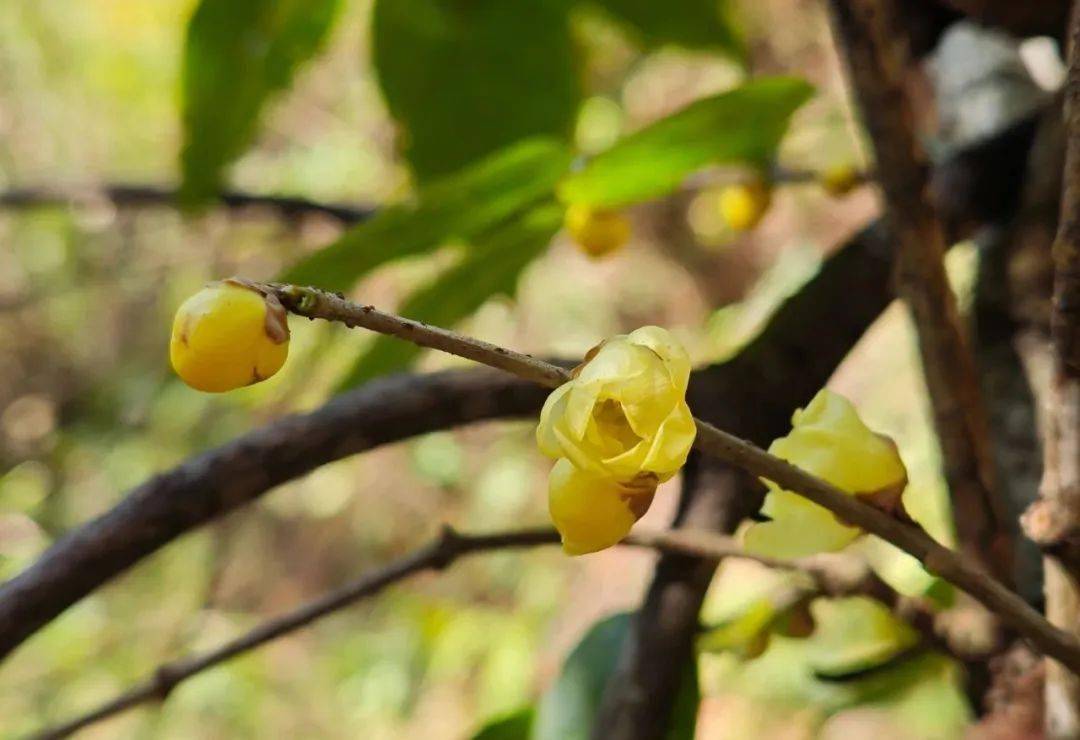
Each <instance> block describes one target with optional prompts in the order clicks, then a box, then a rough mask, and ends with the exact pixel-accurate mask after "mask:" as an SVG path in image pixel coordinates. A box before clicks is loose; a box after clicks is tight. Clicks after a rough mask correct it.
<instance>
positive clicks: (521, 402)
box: [0, 370, 546, 657]
mask: <svg viewBox="0 0 1080 740" xmlns="http://www.w3.org/2000/svg"><path fill="white" fill-rule="evenodd" d="M545 395H546V394H545V392H544V391H543V389H541V388H538V387H536V386H534V385H532V384H530V383H527V382H525V381H523V380H519V379H517V378H514V377H512V376H509V375H506V374H503V373H496V372H493V371H490V370H472V371H452V372H444V373H436V374H432V375H426V376H398V377H391V378H386V379H383V380H378V381H375V382H373V383H370V384H368V385H365V386H364V387H363V388H360V389H358V390H356V391H353V392H351V393H348V394H345V395H342V396H340V397H338V398H336V399H334V400H332V401H331V402H329V403H328V404H326V405H325V406H324V407H322V408H320V409H319V410H317V411H315V412H313V413H309V414H303V415H298V416H290V417H287V418H284V419H281V420H279V421H277V422H274V423H273V424H270V425H268V426H266V427H263V428H261V429H258V430H255V431H253V432H250V433H248V434H246V435H244V436H242V437H239V438H238V439H236V440H234V441H232V442H230V443H229V444H226V445H224V446H222V447H219V448H217V449H215V450H211V451H209V452H207V453H205V454H203V455H200V456H198V457H195V458H192V459H190V460H188V461H186V462H184V463H183V464H181V465H179V466H177V467H176V468H173V469H172V470H171V471H169V472H167V473H164V474H162V475H159V476H157V477H155V478H152V479H150V480H148V481H146V482H145V483H143V484H142V485H140V486H139V487H138V488H136V489H134V490H133V491H131V492H130V493H129V494H128V495H127V497H126V498H125V499H124V500H123V501H121V502H120V503H119V504H118V505H117V506H116V507H114V508H113V509H112V510H110V511H108V512H106V513H105V514H103V515H102V516H100V517H98V518H97V519H94V520H92V521H90V522H87V523H86V524H84V525H82V526H80V527H79V528H78V529H76V530H75V531H73V532H71V533H70V534H68V535H67V536H65V537H64V538H63V539H61V540H59V541H58V542H56V543H55V544H54V545H53V546H52V547H50V548H49V549H48V550H47V551H46V552H45V554H44V555H42V557H41V558H40V559H39V560H38V561H37V562H36V563H34V565H32V566H30V567H29V568H28V569H27V570H25V571H23V572H22V573H20V574H19V575H17V576H15V577H14V578H12V579H11V580H9V581H7V582H6V583H4V584H3V585H0V657H2V656H4V655H7V654H8V653H10V652H11V651H12V650H13V649H14V648H15V647H16V646H17V645H19V644H20V643H21V642H22V641H23V640H24V639H26V637H28V636H29V635H31V634H33V633H34V632H35V631H36V630H38V629H39V628H40V627H42V626H43V625H44V624H46V623H48V622H49V621H50V620H51V619H52V618H53V617H55V616H57V615H58V614H59V613H60V612H62V611H63V610H64V609H66V608H67V607H69V606H71V605H72V604H74V603H75V602H76V601H78V600H79V599H81V598H82V597H83V596H85V595H87V594H89V593H90V592H91V591H93V590H94V589H95V588H97V587H98V586H100V585H101V584H103V583H105V582H106V581H108V580H109V579H110V578H112V577H113V576H115V575H116V574H118V573H121V572H122V571H124V570H125V569H126V568H128V567H129V566H131V565H132V564H133V563H135V562H138V561H139V560H140V559H142V558H144V557H146V556H147V555H149V554H150V553H152V552H154V551H155V550H157V549H158V548H159V547H161V546H162V545H164V544H166V543H168V542H170V541H171V540H173V539H175V538H176V537H178V536H180V535H181V534H183V533H184V532H187V531H190V530H191V529H194V528H195V527H197V526H199V525H201V524H203V523H204V522H206V521H208V520H210V519H212V518H215V517H218V516H221V515H223V514H224V513H226V512H229V511H231V510H233V509H235V508H237V507H238V506H241V505H243V504H246V503H248V502H250V501H252V500H253V499H255V498H257V497H258V496H260V495H262V494H263V493H265V492H266V491H268V490H270V489H271V488H273V487H274V486H277V485H280V484H281V483H284V482H286V481H289V480H293V479H295V478H299V477H300V476H302V475H304V474H306V473H308V472H310V471H312V470H314V469H315V468H317V467H319V466H321V465H324V464H326V463H328V462H331V461H333V460H339V459H341V458H343V457H347V456H349V455H353V454H355V453H358V452H363V451H365V450H370V449H372V448H374V447H378V446H380V445H383V444H387V443H390V442H396V441H398V440H401V439H405V438H408V437H413V436H416V435H418V434H424V433H426V432H430V431H435V430H439V429H446V428H449V427H453V426H457V425H460V424H467V423H469V422H474V421H480V420H484V419H494V418H512V417H517V416H528V415H531V414H535V413H536V411H537V410H538V409H539V408H540V406H541V404H543V401H544V397H545Z"/></svg>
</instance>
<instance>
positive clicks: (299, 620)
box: [32, 527, 937, 740]
mask: <svg viewBox="0 0 1080 740" xmlns="http://www.w3.org/2000/svg"><path fill="white" fill-rule="evenodd" d="M558 542H559V534H558V532H556V531H555V530H553V529H525V530H516V531H509V532H498V533H494V534H487V535H466V534H459V533H457V532H455V531H454V530H452V529H450V528H449V527H444V528H443V530H442V533H441V534H440V535H439V536H438V537H437V538H436V539H435V540H434V541H433V542H431V543H430V544H428V545H427V546H425V547H422V548H420V549H418V550H416V551H415V552H413V553H411V554H409V555H406V556H404V557H402V558H400V559H398V560H395V561H393V562H391V563H389V564H387V565H385V566H383V567H381V568H378V569H376V570H374V571H372V572H370V573H367V574H365V575H363V576H361V577H360V578H357V579H356V580H354V581H352V582H350V583H347V584H346V585H344V586H342V587H341V588H339V589H336V590H334V591H332V592H331V593H328V594H326V595H325V596H322V597H320V598H318V599H315V600H314V601H310V602H308V603H306V604H303V605H302V606H300V607H298V608H296V609H294V610H292V611H290V612H287V613H286V614H283V615H281V616H279V617H275V618H273V619H270V620H268V621H266V622H263V623H262V624H260V625H259V626H257V627H255V628H254V629H252V630H251V631H249V632H247V633H245V634H243V635H241V636H240V637H238V638H236V639H234V640H230V641H229V642H227V643H225V644H223V645H221V646H219V647H217V648H215V649H213V650H210V651H208V652H205V653H201V654H198V655H192V656H189V657H187V658H183V659H180V660H177V661H174V662H172V663H167V664H165V665H162V666H160V667H158V669H157V670H156V671H154V673H153V675H152V676H151V677H150V678H148V679H147V680H146V681H144V682H142V683H140V684H138V685H137V686H134V687H133V688H131V689H129V690H127V691H125V692H123V693H122V694H120V695H118V696H116V697H114V698H113V699H111V700H109V701H107V702H105V703H104V704H102V705H100V706H99V707H97V708H95V709H93V710H91V711H89V712H87V713H85V714H82V715H80V716H78V717H76V718H75V719H72V720H70V721H68V722H65V723H63V724H61V725H57V726H55V727H51V728H48V729H46V730H43V731H41V732H39V733H37V734H35V735H33V736H32V739H33V740H59V738H64V737H68V736H70V735H71V734H73V733H75V732H77V731H78V730H80V729H83V728H85V727H88V726H89V725H92V724H95V723H97V722H100V721H102V720H104V719H107V718H109V717H112V716H114V715H117V714H120V713H121V712H124V711H126V710H128V709H131V708H133V707H136V706H138V705H140V704H146V703H149V702H152V701H163V700H164V699H166V698H167V697H168V695H169V694H170V693H171V692H172V690H173V689H175V688H176V687H177V686H178V685H179V684H180V683H182V682H183V681H185V680H187V679H189V678H191V677H192V676H194V675H196V674H197V673H201V672H203V671H205V670H207V669H209V668H212V667H214V666H216V665H218V664H220V663H224V662H225V661H227V660H230V659H232V658H235V657H236V656H237V655H240V654H242V653H246V652H248V651H250V650H253V649H255V648H258V647H260V646H262V645H264V644H266V643H268V642H270V641H272V640H275V639H277V638H279V637H281V636H283V635H286V634H288V633H290V632H294V631H296V630H298V629H301V628H303V627H306V626H307V625H309V624H311V623H312V622H315V621H316V620H318V619H321V618H322V617H324V616H326V615H328V614H331V613H333V612H336V611H339V610H341V609H344V608H345V607H348V606H350V605H352V604H354V603H356V602H357V601H360V600H361V599H365V598H368V597H371V596H375V595H376V594H378V593H380V592H381V591H382V590H383V589H385V588H387V587H388V586H391V585H393V584H395V583H397V582H399V581H402V580H404V579H406V578H408V577H410V576H413V575H416V574H418V573H422V572H424V571H428V570H442V569H445V568H447V567H449V566H451V565H453V564H454V563H455V562H456V561H457V560H458V559H459V558H461V557H464V556H466V555H472V554H477V553H484V552H492V551H496V550H507V549H518V548H526V547H535V546H538V545H550V544H555V543H558ZM620 544H622V545H628V546H632V547H646V548H651V549H655V550H658V551H660V552H663V553H667V554H670V555H672V556H673V557H678V558H683V559H688V561H689V563H690V564H691V565H698V564H700V563H711V564H712V565H713V566H714V567H715V564H716V563H717V562H718V561H719V560H720V559H721V558H723V557H728V556H739V557H748V556H747V555H746V554H745V553H742V552H741V551H740V550H739V548H738V546H737V545H736V544H735V543H734V542H733V541H732V540H731V539H730V538H728V537H724V536H721V535H716V534H712V533H709V532H687V531H683V532H636V533H633V534H631V535H630V536H629V537H628V538H626V539H625V540H623V542H622V543H620ZM754 559H757V560H760V561H761V562H763V563H765V564H766V565H769V566H772V567H778V568H799V569H803V570H806V572H807V573H808V574H809V575H810V576H811V577H812V578H813V583H814V584H815V585H814V586H813V587H812V588H810V589H809V590H807V592H806V593H805V595H804V596H805V598H810V597H812V596H813V595H814V594H816V593H828V594H832V595H837V594H850V593H865V594H867V595H871V596H874V597H883V598H885V599H886V600H890V599H891V598H892V592H891V591H889V590H888V588H887V587H885V586H884V584H882V583H881V582H880V581H878V580H877V579H875V578H873V577H868V578H856V579H843V578H841V579H839V580H837V579H836V578H835V576H834V574H831V573H828V572H825V571H823V570H821V569H819V568H816V567H815V566H812V565H805V566H804V565H803V564H800V563H798V562H784V561H777V560H772V559H769V558H757V557H754ZM695 618H696V612H695ZM928 640H929V641H930V643H931V644H933V645H937V641H936V640H935V639H934V638H933V636H932V634H931V635H929V636H928Z"/></svg>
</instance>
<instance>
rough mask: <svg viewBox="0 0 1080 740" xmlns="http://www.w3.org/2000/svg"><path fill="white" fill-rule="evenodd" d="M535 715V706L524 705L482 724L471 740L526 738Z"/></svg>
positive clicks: (519, 739) (530, 730)
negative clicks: (511, 712)
mask: <svg viewBox="0 0 1080 740" xmlns="http://www.w3.org/2000/svg"><path fill="white" fill-rule="evenodd" d="M535 717H536V708H535V707H525V708H523V709H520V710H518V711H516V712H514V713H513V714H508V715H506V716H504V717H499V718H498V719H495V720H492V721H491V722H489V723H488V724H486V725H484V727H483V728H481V729H480V731H479V732H477V733H476V734H475V735H473V736H472V740H528V738H529V737H530V733H531V732H532V726H533V721H534V719H535Z"/></svg>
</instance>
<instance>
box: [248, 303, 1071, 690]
mask: <svg viewBox="0 0 1080 740" xmlns="http://www.w3.org/2000/svg"><path fill="white" fill-rule="evenodd" d="M259 287H261V289H263V290H265V291H267V292H269V293H273V294H274V295H275V296H276V297H277V298H278V300H279V301H281V303H282V305H283V306H285V308H287V309H288V310H290V311H292V312H293V313H296V314H298V315H301V316H306V317H308V318H319V319H326V320H329V321H337V322H340V323H343V324H345V325H347V326H350V327H362V328H365V329H369V330H372V331H376V332H379V333H382V334H387V335H389V336H396V337H399V338H401V339H405V340H407V341H410V342H412V343H414V344H416V345H418V346H420V347H426V348H429V349H437V350H440V351H443V352H448V353H450V354H454V355H458V356H459V357H464V358H467V359H470V360H474V361H476V362H482V363H484V364H486V365H490V366H491V367H496V368H499V369H500V370H505V371H507V372H510V373H513V374H515V375H517V376H518V377H521V378H525V379H527V380H530V381H532V382H534V383H538V384H540V385H544V386H546V387H549V388H554V387H557V386H559V385H561V384H562V383H565V382H566V381H568V380H569V379H570V373H569V371H567V370H565V369H563V368H561V367H556V366H555V365H551V364H550V363H547V362H544V361H543V360H539V359H537V358H535V357H532V356H530V355H526V354H522V353H519V352H514V351H512V350H509V349H506V348H503V347H497V346H495V345H492V344H489V343H487V342H482V341H480V340H477V339H472V338H471V337H466V336H463V335H460V334H457V333H455V332H452V331H449V330H446V329H441V328H438V327H433V326H429V325H427V324H424V323H422V322H419V321H413V320H411V319H406V318H402V317H400V316H395V315H394V314H391V313H386V312H384V311H380V310H378V309H376V308H375V307H374V306H370V305H360V304H357V303H353V302H351V301H348V300H346V299H345V298H343V297H341V296H340V295H336V294H332V293H327V292H326V291H322V290H318V289H316V288H304V287H298V286H295V285H275V284H264V285H261V286H259ZM695 421H696V425H697V439H696V441H695V447H697V448H698V449H699V450H701V451H702V452H704V453H705V454H708V455H712V456H714V457H716V458H719V459H721V460H724V461H725V462H728V463H731V464H732V465H735V466H737V467H739V468H742V469H743V470H746V471H747V472H749V473H752V474H753V475H756V476H759V477H761V478H767V479H769V480H771V481H774V482H775V483H777V484H778V485H780V486H781V487H782V488H784V489H786V490H790V491H794V492H796V493H798V494H799V495H801V496H803V497H805V498H807V499H809V500H810V501H812V502H814V503H816V504H818V505H819V506H823V507H824V508H826V509H828V510H830V511H831V512H832V513H833V514H835V515H836V516H837V517H838V518H839V519H841V520H843V521H845V522H847V523H849V524H851V525H854V526H857V527H859V528H861V529H863V530H864V531H866V532H869V533H871V534H875V535H877V536H878V537H881V538H882V539H884V540H886V541H888V542H891V543H892V544H893V545H896V546H897V547H899V548H900V549H901V550H904V551H905V552H907V553H908V554H909V555H912V556H913V557H915V558H917V559H918V560H919V561H920V562H922V563H923V565H924V566H925V567H926V568H927V569H928V570H929V571H931V572H933V573H936V574H938V575H940V576H941V577H942V578H944V579H945V580H947V581H950V582H951V583H953V584H954V585H956V586H958V587H960V588H961V589H963V590H964V591H966V592H967V593H969V594H970V595H971V596H973V597H975V598H976V599H977V600H979V601H980V602H982V604H983V605H984V606H986V607H987V608H988V609H989V610H990V611H991V612H993V613H995V614H996V615H997V616H998V617H999V618H1001V619H1002V620H1003V621H1004V622H1005V623H1007V624H1008V625H1010V626H1011V627H1013V628H1014V629H1016V631H1017V632H1019V633H1020V634H1021V635H1023V636H1024V637H1026V638H1027V639H1028V640H1030V641H1031V642H1032V644H1034V645H1035V646H1036V647H1037V648H1038V649H1039V650H1041V651H1042V652H1043V653H1044V654H1046V655H1049V656H1052V657H1054V658H1055V659H1057V660H1059V661H1061V662H1062V663H1064V664H1065V665H1067V666H1069V668H1070V669H1071V670H1073V671H1074V672H1077V673H1080V639H1078V638H1077V637H1076V636H1075V635H1072V634H1069V633H1067V632H1065V631H1063V630H1061V629H1059V628H1057V627H1055V626H1053V625H1052V624H1050V623H1049V622H1048V621H1046V620H1045V619H1044V618H1043V617H1042V615H1041V614H1039V613H1038V612H1037V611H1035V610H1034V609H1032V608H1031V607H1030V606H1028V604H1027V603H1025V602H1024V600H1023V599H1021V598H1020V597H1019V596H1017V595H1016V594H1015V593H1013V592H1012V591H1010V590H1009V589H1008V588H1006V587H1005V586H1003V585H1002V584H1001V582H1000V581H998V580H996V579H995V578H994V577H993V576H992V575H991V574H990V573H989V572H987V571H986V570H985V569H984V568H983V567H982V566H981V565H979V564H978V563H977V562H975V561H974V560H972V559H971V558H969V557H968V556H966V555H963V554H959V553H956V552H953V551H952V550H949V549H948V548H946V547H943V546H942V545H940V544H939V543H938V542H937V541H935V540H934V539H933V538H932V537H930V536H929V535H928V534H926V532H924V531H923V530H922V529H920V528H919V527H916V526H913V525H911V524H908V523H906V522H901V521H899V520H897V519H894V518H893V517H892V516H890V515H889V514H887V513H885V512H884V511H881V510H880V509H877V508H875V507H873V506H871V505H870V504H868V503H865V502H863V501H862V500H860V499H858V498H857V497H855V496H852V495H850V494H848V493H845V492H844V491H843V490H841V489H839V488H837V487H836V486H834V485H832V484H831V483H828V482H827V481H824V480H822V479H820V478H817V477H816V476H813V475H811V474H809V473H807V472H806V471H804V470H802V469H800V468H797V467H795V466H794V465H792V464H790V463H789V462H787V461H785V460H781V459H780V458H778V457H775V456H773V455H770V454H769V453H768V452H766V451H765V450H762V449H761V448H760V447H757V446H755V445H753V444H751V443H749V442H747V441H745V440H742V439H739V438H738V437H736V436H734V435H732V434H729V433H727V432H725V431H723V430H721V429H718V428H717V427H715V426H713V425H712V424H709V423H708V422H705V421H701V420H700V419H696V420H695Z"/></svg>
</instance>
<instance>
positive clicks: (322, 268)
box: [282, 139, 570, 290]
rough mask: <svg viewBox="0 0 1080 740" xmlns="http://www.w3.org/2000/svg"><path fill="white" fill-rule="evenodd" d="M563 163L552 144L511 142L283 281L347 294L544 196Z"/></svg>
mask: <svg viewBox="0 0 1080 740" xmlns="http://www.w3.org/2000/svg"><path fill="white" fill-rule="evenodd" d="M569 164H570V154H569V152H568V151H567V149H566V147H564V146H563V145H562V144H560V143H559V142H557V141H552V140H550V139H534V140H531V141H527V142H522V143H520V144H515V145H514V146H511V147H508V148H507V149H506V150H504V151H502V152H499V153H497V154H493V155H492V156H490V157H488V158H486V159H484V160H482V161H480V162H478V163H476V164H474V165H472V166H470V167H467V168H465V169H463V170H461V171H460V172H457V173H454V174H453V175H448V176H446V177H444V178H441V179H439V180H438V181H437V182H434V183H432V184H431V185H429V186H428V187H426V188H423V189H422V190H421V191H420V194H419V197H418V198H417V201H416V203H415V204H410V205H399V206H393V207H390V208H386V209H383V210H382V211H380V212H379V215H378V216H376V217H375V218H373V219H371V220H370V221H367V222H366V223H363V224H360V225H359V226H356V227H354V228H352V229H350V230H349V231H347V232H345V234H344V235H343V236H342V237H341V238H340V239H338V240H337V241H336V242H334V243H333V244H331V245H329V246H328V247H326V248H325V249H322V250H320V251H319V252H316V253H315V254H313V255H312V256H310V257H308V258H307V259H305V260H303V261H302V262H300V263H299V264H297V265H295V266H294V267H293V268H292V269H290V270H289V271H288V272H286V273H285V275H284V276H283V277H282V279H283V280H284V281H286V282H290V283H299V284H304V285H317V286H319V287H321V288H325V289H327V290H347V289H348V288H350V287H351V286H352V285H353V283H355V282H356V281H357V280H358V279H359V278H360V277H362V276H363V275H364V274H366V273H367V272H369V271H370V270H372V269H374V268H376V267H378V266H379V265H381V264H383V263H385V262H388V261H390V260H395V259H399V258H401V257H408V256H412V255H417V254H423V253H425V252H430V251H432V250H433V249H435V248H437V247H439V246H442V245H444V244H446V243H447V242H450V241H452V240H458V239H460V240H468V239H471V238H473V237H475V236H478V235H479V234H481V233H482V232H484V231H487V230H488V229H490V228H492V227H494V226H496V225H497V224H499V223H500V222H502V221H504V220H506V219H508V218H510V217H511V216H513V215H514V214H515V213H517V212H519V211H522V210H524V209H526V208H528V207H530V206H531V205H533V204H535V203H537V202H539V201H540V200H542V199H543V198H545V197H549V196H550V193H551V191H552V188H553V187H554V185H555V183H556V182H557V181H558V179H559V178H560V177H561V176H562V175H563V174H564V173H565V172H566V169H567V167H569Z"/></svg>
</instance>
